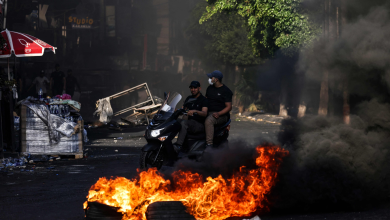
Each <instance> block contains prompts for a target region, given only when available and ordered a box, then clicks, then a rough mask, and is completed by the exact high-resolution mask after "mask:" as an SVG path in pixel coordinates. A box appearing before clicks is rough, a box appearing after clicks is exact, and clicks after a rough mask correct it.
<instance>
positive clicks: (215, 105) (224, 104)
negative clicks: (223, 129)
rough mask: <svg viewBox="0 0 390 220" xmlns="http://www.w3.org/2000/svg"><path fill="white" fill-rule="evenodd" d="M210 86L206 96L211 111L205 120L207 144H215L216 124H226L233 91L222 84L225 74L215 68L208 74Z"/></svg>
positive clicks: (230, 108)
mask: <svg viewBox="0 0 390 220" xmlns="http://www.w3.org/2000/svg"><path fill="white" fill-rule="evenodd" d="M207 76H208V77H209V84H210V86H209V87H208V88H207V90H206V98H207V100H209V109H208V110H209V112H208V116H207V118H206V121H205V130H206V142H207V146H212V145H213V138H214V126H215V125H221V124H225V123H226V122H227V121H228V120H229V118H230V114H229V112H230V111H231V110H232V97H233V93H232V91H231V90H230V89H229V88H228V87H227V86H225V85H224V84H222V78H223V75H222V73H221V72H220V71H218V70H215V71H214V72H212V73H209V74H207Z"/></svg>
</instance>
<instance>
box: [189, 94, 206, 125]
mask: <svg viewBox="0 0 390 220" xmlns="http://www.w3.org/2000/svg"><path fill="white" fill-rule="evenodd" d="M191 98H194V97H193V96H192V95H190V96H188V97H187V98H186V100H185V101H184V103H186V102H187V101H188V99H191ZM185 107H187V108H188V110H198V111H202V108H203V107H207V108H208V107H209V102H208V100H207V99H206V97H204V96H203V95H202V94H200V95H199V97H198V98H197V99H196V101H195V102H194V103H193V104H190V105H186V106H185ZM188 119H194V120H196V121H198V122H201V123H203V122H204V120H205V119H206V118H205V117H201V116H199V115H198V114H195V115H193V116H188Z"/></svg>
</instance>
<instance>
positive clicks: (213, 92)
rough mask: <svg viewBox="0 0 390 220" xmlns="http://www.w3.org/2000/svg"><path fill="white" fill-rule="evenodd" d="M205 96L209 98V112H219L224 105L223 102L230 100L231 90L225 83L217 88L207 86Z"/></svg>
mask: <svg viewBox="0 0 390 220" xmlns="http://www.w3.org/2000/svg"><path fill="white" fill-rule="evenodd" d="M206 97H207V99H208V100H209V112H219V111H221V110H222V109H224V108H225V107H226V105H225V102H232V97H233V92H232V91H231V90H230V89H229V88H228V87H227V86H225V85H223V86H221V87H219V88H216V87H215V86H209V87H207V91H206ZM227 115H229V113H227Z"/></svg>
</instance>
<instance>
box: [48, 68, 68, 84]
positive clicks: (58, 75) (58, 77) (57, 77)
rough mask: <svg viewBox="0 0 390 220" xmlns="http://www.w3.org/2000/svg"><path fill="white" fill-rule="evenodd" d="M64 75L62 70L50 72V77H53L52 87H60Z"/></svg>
mask: <svg viewBox="0 0 390 220" xmlns="http://www.w3.org/2000/svg"><path fill="white" fill-rule="evenodd" d="M64 77H65V74H64V72H62V71H58V72H57V71H56V72H52V73H51V78H53V86H54V87H62V86H64V81H63V78H64Z"/></svg>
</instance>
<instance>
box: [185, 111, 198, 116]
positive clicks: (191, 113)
mask: <svg viewBox="0 0 390 220" xmlns="http://www.w3.org/2000/svg"><path fill="white" fill-rule="evenodd" d="M197 113H198V111H197V110H189V111H188V112H187V115H188V116H193V115H194V114H197Z"/></svg>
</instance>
